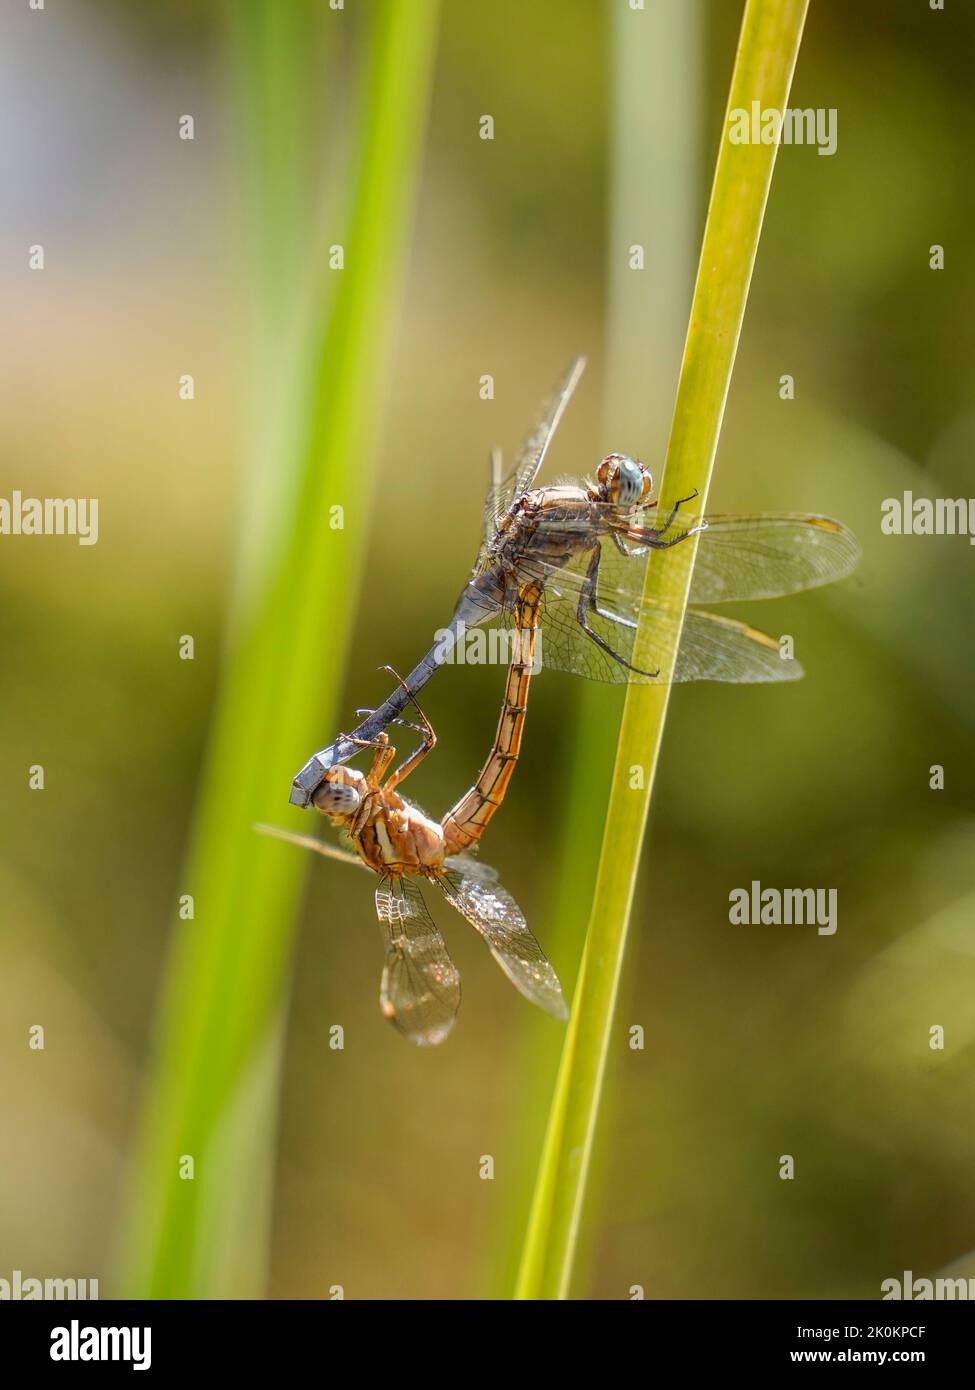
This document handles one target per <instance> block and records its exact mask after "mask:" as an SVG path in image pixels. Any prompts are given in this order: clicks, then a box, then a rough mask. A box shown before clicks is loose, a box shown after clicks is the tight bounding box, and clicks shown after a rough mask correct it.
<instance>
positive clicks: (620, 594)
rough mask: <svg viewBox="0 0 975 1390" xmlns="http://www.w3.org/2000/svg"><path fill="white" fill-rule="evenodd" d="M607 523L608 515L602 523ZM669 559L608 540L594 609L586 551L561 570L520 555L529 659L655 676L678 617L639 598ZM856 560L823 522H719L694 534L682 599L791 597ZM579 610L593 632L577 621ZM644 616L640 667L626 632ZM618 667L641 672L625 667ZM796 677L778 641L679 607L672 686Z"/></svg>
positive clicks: (842, 532) (848, 541)
mask: <svg viewBox="0 0 975 1390" xmlns="http://www.w3.org/2000/svg"><path fill="white" fill-rule="evenodd" d="M610 516H611V513H610V512H607V521H608V520H609V518H610ZM698 523H699V518H695V517H691V516H687V517H683V518H680V525H681V526H682V527H683V528H684V529H688V528H689V527H690V526H692V525H696V524H698ZM556 527H557V519H556ZM627 544H629V545H634V546H637V545H638V544H639V540H638V538H636V537H632V538H630V539H629V540H628V541H627ZM676 553H677V548H674V549H670V550H659V549H657V550H651V551H650V554H649V561H647V560H646V559H645V558H644V557H643V556H640V555H634V554H621V553H620V551H619V550H618V549H617V548H616V546H615V545H614V544H613V541H612V538H611V537H610V538H607V537H606V536H605V535H604V536H603V538H602V540H601V542H600V561H599V571H598V575H597V582H596V590H595V608H594V607H593V605H592V603H591V601H590V593H589V590H588V585H587V579H586V569H587V566H588V562H589V557H590V554H591V551H586V552H584V553H583V554H578V555H576V556H575V557H574V558H573V559H572V560H571V561H570V562H569V563H568V564H566V565H562V566H560V565H557V564H554V563H550V562H549V561H547V560H544V559H541V558H539V557H537V556H535V555H533V554H531V553H530V552H529V553H528V554H526V555H525V556H524V557H523V558H522V560H521V562H520V564H519V567H518V575H519V579H520V580H521V581H522V582H524V581H525V580H526V579H528V578H537V579H540V580H541V581H542V582H543V584H544V588H545V604H544V611H543V615H542V624H541V629H542V630H541V640H540V643H539V646H540V652H539V653H538V654H539V659H540V661H541V664H542V666H543V667H544V666H550V667H553V668H554V669H556V670H563V671H570V672H572V673H573V674H576V675H584V676H587V677H588V678H589V679H590V680H602V681H609V682H613V683H625V682H627V681H631V680H636V681H640V680H655V679H659V677H657V676H656V675H655V674H654V673H655V672H656V671H657V670H658V669H659V668H661V667H662V666H663V665H664V664H665V663H666V660H667V654H668V652H669V651H670V650H672V646H673V643H674V641H675V638H676V635H677V632H678V628H679V621H680V620H679V614H678V612H677V610H676V609H674V608H670V607H668V606H667V605H665V604H660V603H655V602H653V601H651V600H648V599H644V597H643V578H644V573H645V565H646V563H650V564H651V565H665V564H668V563H670V557H671V556H672V555H674V554H676ZM859 553H860V552H859V546H858V544H857V542H856V539H855V537H854V536H853V535H852V534H851V533H850V532H849V531H847V530H846V528H845V527H843V526H841V525H840V524H839V523H838V522H835V521H831V520H830V519H829V518H826V517H818V516H807V515H800V514H790V513H782V514H776V513H767V514H762V513H757V514H755V515H743V516H718V517H715V518H713V519H710V520H709V523H708V527H707V529H706V530H704V531H702V533H701V535H700V537H699V541H698V551H697V560H696V564H695V570H694V576H693V579H692V585H691V599H692V601H693V602H695V603H701V602H726V601H729V600H742V601H747V600H753V599H759V598H772V597H778V596H779V595H783V594H790V593H796V592H798V591H800V590H802V589H808V588H812V587H815V586H816V585H819V584H826V583H829V582H831V581H832V580H835V579H842V578H844V577H845V576H846V575H847V574H849V573H850V572H851V570H852V569H853V568H854V566H855V564H856V562H857V559H858V557H859ZM580 605H581V607H582V617H583V619H584V621H585V623H586V625H587V626H588V627H589V628H590V629H591V634H592V635H590V634H588V633H586V631H585V630H584V628H583V626H582V623H581V622H580V620H579V611H580ZM643 613H646V616H647V629H648V637H647V646H646V650H645V651H644V652H643V654H642V657H641V660H640V661H634V659H633V643H634V636H635V628H636V624H637V622H638V620H639V619H640V616H641V614H643ZM506 620H508V621H510V619H506ZM611 652H615V653H616V655H617V656H619V657H621V658H622V662H621V661H618V660H616V659H615V658H614V656H613V655H611ZM626 663H629V665H630V666H632V665H637V666H639V667H640V670H639V671H633V670H630V669H628V665H627V664H626ZM802 674H803V673H802V667H801V666H800V665H799V663H798V662H797V661H795V660H783V659H782V658H781V656H780V652H779V646H778V643H777V642H776V641H775V640H774V639H773V638H771V637H769V636H768V635H767V634H766V633H764V632H761V631H760V630H759V629H757V628H754V627H752V626H750V625H749V624H747V623H741V622H737V621H735V620H733V619H730V618H725V617H720V616H718V615H717V614H715V613H702V612H700V611H697V610H695V609H689V610H688V612H687V615H686V618H685V622H684V626H683V631H682V633H681V639H680V646H679V650H678V658H677V665H676V670H675V673H674V677H673V678H674V680H675V681H690V680H718V681H729V682H734V683H746V682H748V683H751V682H767V681H786V680H797V679H798V678H799V677H801V675H802Z"/></svg>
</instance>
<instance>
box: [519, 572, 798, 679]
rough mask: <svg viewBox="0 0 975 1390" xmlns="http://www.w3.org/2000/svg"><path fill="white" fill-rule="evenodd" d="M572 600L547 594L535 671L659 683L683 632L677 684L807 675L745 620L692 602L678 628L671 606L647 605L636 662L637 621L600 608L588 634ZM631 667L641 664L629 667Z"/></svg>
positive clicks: (589, 616) (575, 598) (590, 618)
mask: <svg viewBox="0 0 975 1390" xmlns="http://www.w3.org/2000/svg"><path fill="white" fill-rule="evenodd" d="M577 604H578V596H577V595H575V594H571V595H569V596H566V595H565V594H564V593H562V594H555V593H552V592H546V599H545V604H544V611H543V614H542V621H541V631H540V634H539V638H538V639H537V640H536V646H535V656H536V660H537V661H538V662H539V668H540V669H542V670H544V669H545V668H546V667H547V668H549V669H551V670H555V671H568V672H569V673H570V674H572V675H576V676H585V677H586V678H587V679H589V680H595V681H606V682H608V683H609V684H614V685H625V684H626V683H627V682H629V681H636V682H638V683H650V684H659V683H661V681H662V679H663V678H662V676H661V675H659V674H658V672H660V671H661V669H662V668H663V667H664V666H665V664H666V662H667V660H668V657H669V653H670V652H671V651H672V650H673V644H674V642H675V640H676V638H677V634H678V630H680V645H679V647H678V651H677V663H676V666H675V670H674V675H673V678H672V680H673V683H674V684H677V683H678V682H684V681H724V682H728V683H731V684H736V685H744V684H757V683H768V682H772V681H794V680H800V679H801V678H802V676H803V674H804V673H803V669H802V666H801V665H800V664H799V662H798V661H796V660H794V659H793V660H783V658H782V656H781V655H780V648H779V644H778V642H777V641H776V640H775V638H774V637H770V636H769V635H768V633H766V632H762V631H760V630H759V629H758V628H754V627H751V626H749V624H748V623H742V622H738V621H737V620H736V619H734V618H725V617H722V616H719V615H718V614H717V613H702V612H700V611H698V610H697V609H694V608H689V609H688V610H687V612H686V614H685V617H684V625H683V628H682V629H679V622H680V619H679V614H678V612H677V610H676V609H672V608H666V607H664V606H662V605H652V606H651V605H649V604H648V605H646V608H647V612H648V620H649V625H648V628H647V631H646V633H645V638H644V644H643V646H642V648H641V656H640V662H637V660H636V657H635V653H634V650H633V645H634V637H635V628H634V627H632V626H626V625H623V624H622V623H621V622H620V621H618V620H617V621H614V620H611V619H609V618H608V617H606V616H604V615H603V614H600V613H595V614H594V613H588V614H587V615H586V622H587V624H588V626H589V628H590V630H591V631H592V632H593V633H595V636H594V637H593V636H590V635H589V633H587V632H586V631H585V630H584V629H583V627H582V626H581V624H580V623H579V620H578V617H577ZM504 621H505V623H510V621H511V619H510V615H508V614H505V616H504ZM597 639H599V640H597ZM601 643H602V644H605V645H601ZM607 647H608V648H610V649H611V650H612V651H613V652H615V653H616V654H617V656H618V657H621V658H622V661H623V662H625V663H629V664H628V665H624V664H622V663H621V662H620V661H619V660H617V659H616V657H614V656H613V655H611V654H610V651H607V650H606V648H607ZM641 663H642V664H641ZM633 666H639V669H638V670H632V669H630V668H631V667H633Z"/></svg>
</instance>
